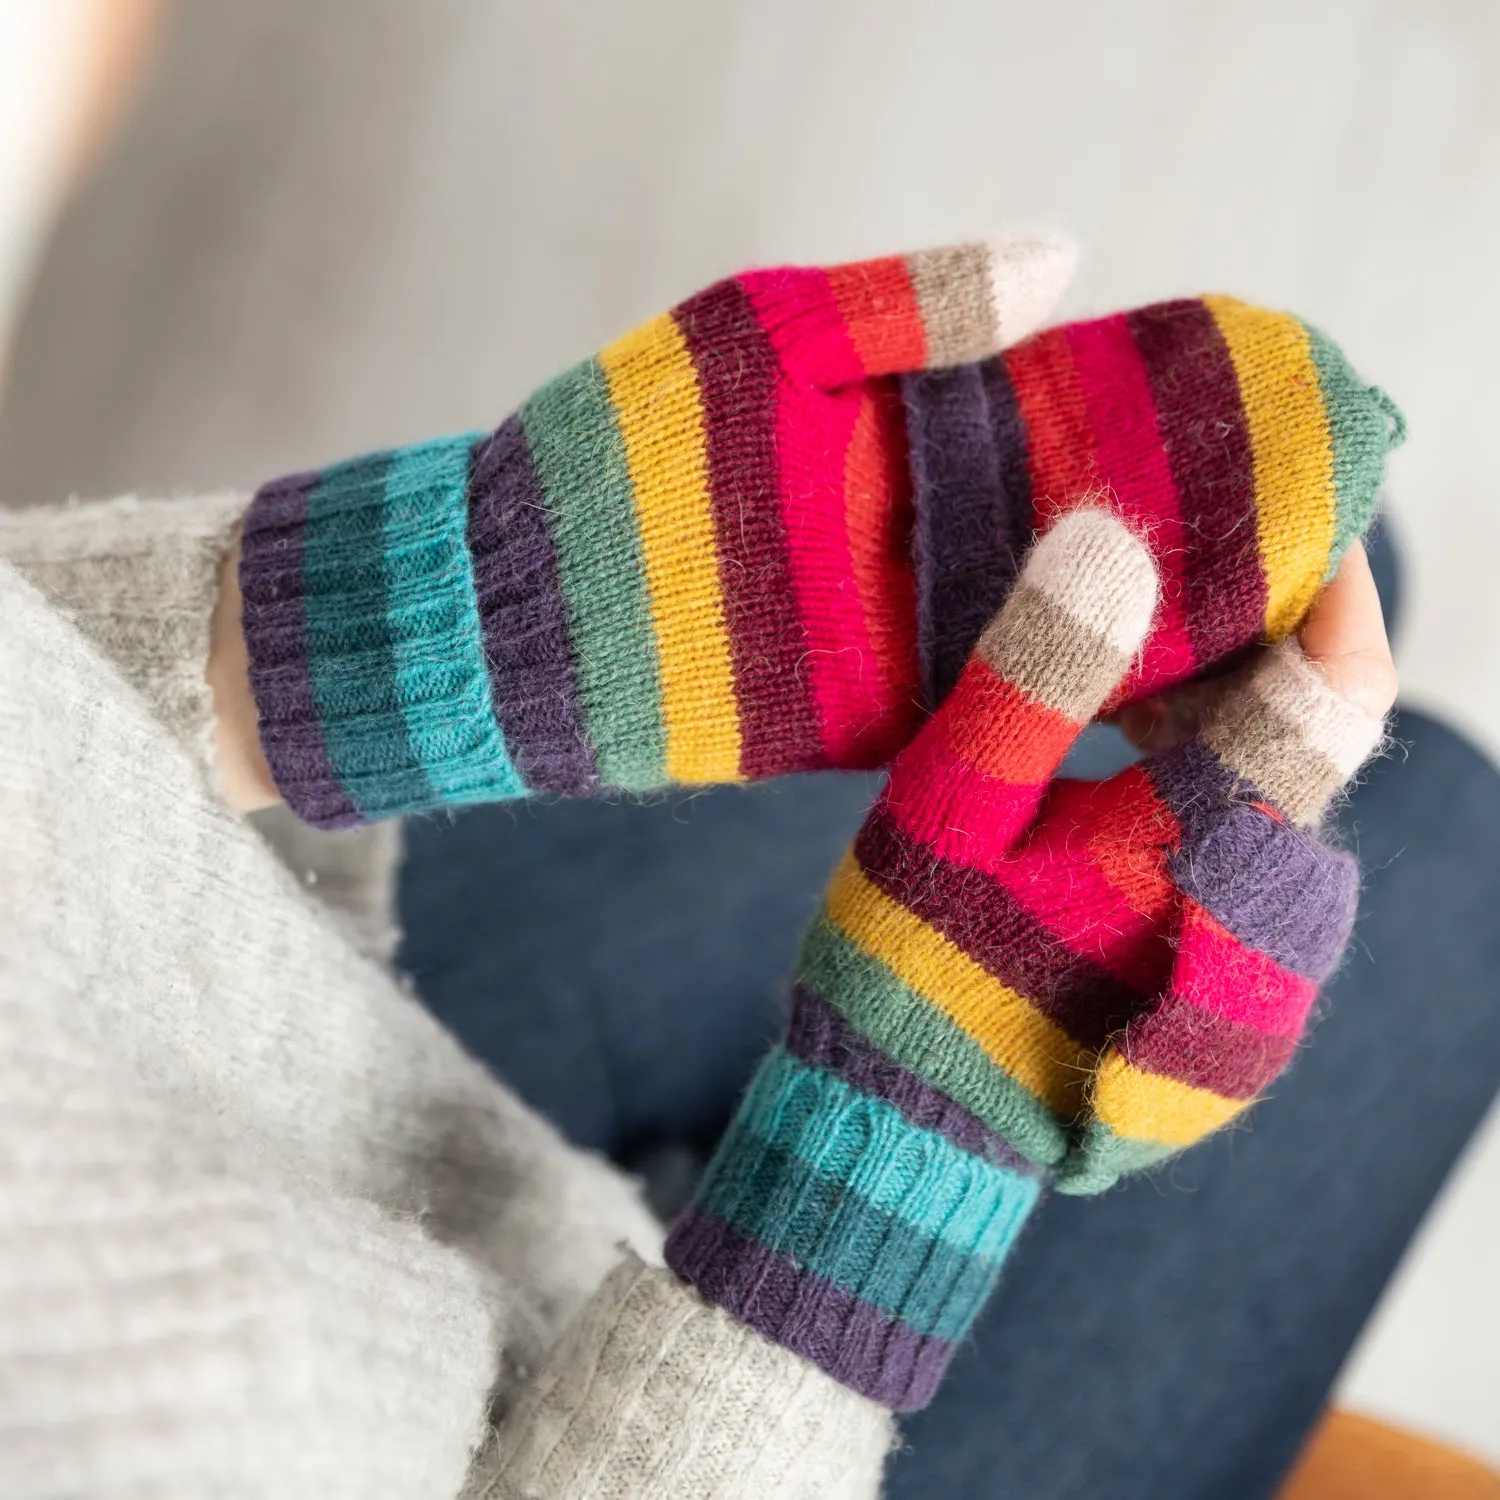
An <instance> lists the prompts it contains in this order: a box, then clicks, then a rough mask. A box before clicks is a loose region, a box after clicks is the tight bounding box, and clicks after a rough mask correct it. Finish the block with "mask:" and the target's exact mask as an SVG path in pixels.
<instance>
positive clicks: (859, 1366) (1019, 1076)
mask: <svg viewBox="0 0 1500 1500" xmlns="http://www.w3.org/2000/svg"><path fill="white" fill-rule="evenodd" d="M1156 589H1157V581H1156V571H1155V567H1154V564H1153V563H1152V560H1151V554H1150V552H1149V551H1148V549H1147V548H1146V547H1145V545H1144V544H1143V543H1142V542H1141V541H1139V540H1138V539H1137V538H1136V537H1135V536H1134V535H1133V534H1132V533H1131V532H1130V531H1129V530H1128V529H1127V528H1126V527H1125V526H1124V525H1123V524H1122V523H1121V522H1120V521H1118V520H1117V519H1116V518H1115V517H1113V516H1112V515H1110V514H1109V513H1108V512H1105V511H1100V510H1081V511H1078V512H1075V513H1073V514H1070V515H1068V516H1065V517H1063V518H1061V519H1060V520H1059V521H1058V522H1057V523H1056V524H1055V525H1054V527H1053V528H1052V530H1051V531H1050V532H1049V533H1048V534H1047V535H1046V536H1045V537H1044V538H1043V539H1042V540H1041V541H1040V542H1038V543H1037V544H1036V546H1035V547H1034V548H1033V550H1032V553H1031V556H1030V558H1029V560H1028V562H1027V564H1026V566H1025V569H1024V571H1023V573H1022V575H1021V578H1020V580H1019V583H1018V585H1017V588H1016V589H1015V591H1014V592H1013V593H1012V595H1011V597H1010V598H1009V600H1008V601H1007V603H1006V605H1005V607H1004V608H1003V609H1002V611H1001V612H1000V614H999V615H998V616H997V617H996V619H995V620H994V622H993V623H992V624H991V626H990V627H989V629H988V630H987V631H986V632H985V633H984V635H983V636H982V637H981V639H980V642H979V644H978V646H977V647H976V649H975V652H974V654H973V656H972V657H971V658H970V660H969V663H968V665H967V667H966V668H965V670H964V673H963V675H962V677H961V678H960V680H959V683H958V685H957V687H956V688H955V690H954V692H953V693H952V695H951V696H950V697H949V698H948V699H947V701H946V702H945V703H944V704H943V706H942V707H941V708H940V709H939V711H938V712H937V713H936V714H935V715H934V717H933V718H932V719H931V720H930V721H929V722H928V723H927V724H926V725H925V726H924V727H923V729H922V731H921V733H920V734H919V735H918V736H917V738H916V740H914V741H913V743H912V744H911V745H910V746H909V747H908V748H907V749H906V750H905V751H903V752H902V754H901V755H900V756H899V757H898V759H897V761H896V763H895V765H894V767H893V769H892V776H891V782H890V785H889V787H888V788H887V791H886V793H885V795H884V796H883V797H882V799H881V801H880V803H878V804H877V806H876V808H875V810H874V812H872V814H871V817H870V820H869V821H868V822H867V824H866V826H865V830H864V831H863V833H862V834H861V835H860V839H859V841H858V842H857V843H856V846H855V851H854V853H852V854H851V855H850V856H848V857H847V858H846V860H845V862H844V864H843V865H842V866H841V868H840V869H839V871H838V873H837V874H836V875H835V877H834V881H833V885H832V887H831V889H830V891H829V894H828V897H827V899H826V901H825V904H824V907H823V910H822V912H821V914H820V915H819V917H818V919H817V921H816V923H815V925H814V927H813V929H812V931H811V933H810V934H809V936H808V938H807V940H806V942H805V944H804V947H803V951H802V955H801V959H800V962H799V966H798V973H797V984H796V990H795V1000H794V1014H793V1018H792V1024H791V1029H790V1031H789V1034H788V1036H787V1037H786V1039H785V1040H784V1042H783V1043H782V1044H781V1045H780V1046H779V1047H777V1048H776V1049H775V1050H774V1051H773V1052H772V1053H771V1055H770V1056H769V1057H768V1058H767V1060H766V1061H765V1062H764V1063H763V1064H762V1066H761V1068H760V1070H759V1072H758V1073H757V1075H756V1077H755V1079H754V1081H753V1082H752V1083H751V1086H750V1089H749V1092H748V1094H747V1095H746V1098H745V1100H744V1102H743V1104H742V1105H741V1108H740V1110H739V1113H738V1114H737V1116H736V1118H735V1120H734V1122H733V1123H732V1124H731V1126H730V1128H729V1131H728V1132H727V1134H726V1136H725V1138H724V1140H723V1142H722V1143H721V1145H720V1147H719V1150H718V1153H717V1154H716V1156H715V1158H714V1160H713V1162H712V1164H711V1165H710V1167H709V1169H708V1172H707V1175H706V1177H705V1179H704V1182H703V1183H702V1185H701V1187H700V1190H699V1193H698V1196H697V1199H696V1201H695V1202H694V1204H693V1205H692V1206H690V1208H689V1209H688V1210H687V1212H686V1213H685V1215H684V1216H683V1218H682V1219H681V1220H679V1222H678V1224H677V1225H676V1227H675V1228H674V1230H673V1232H672V1235H671V1237H670V1239H669V1241H668V1246H667V1260H668V1264H669V1265H671V1266H672V1268H673V1269H674V1270H675V1271H676V1272H677V1273H678V1274H679V1275H680V1276H682V1277H683V1278H684V1279H685V1280H687V1281H688V1282H690V1283H692V1284H693V1285H694V1286H696V1287H697V1288H698V1290H699V1291H700V1292H701V1293H702V1294H703V1295H704V1296H705V1297H707V1298H709V1299H710V1300H712V1301H715V1302H718V1303H720V1304H721V1305H722V1306H724V1307H725V1308H727V1309H728V1310H729V1311H730V1312H731V1313H733V1314H735V1315H736V1316H738V1317H740V1318H741V1319H743V1320H744V1321H745V1322H747V1323H748V1324H750V1325H751V1326H752V1327H754V1328H756V1329H758V1330H759V1331H760V1332H761V1333H763V1334H764V1335H766V1336H767V1337H768V1338H771V1339H773V1340H775V1341H777V1342H780V1343H782V1344H784V1345H786V1346H787V1347H789V1348H791V1349H793V1350H795V1351H796V1352H797V1353H799V1354H801V1355H803V1356H804V1357H806V1358H808V1359H810V1360H812V1361H814V1362H815V1363H817V1364H818V1365H820V1366H822V1368H823V1369H825V1370H826V1371H828V1372H829V1373H830V1374H831V1375H833V1376H834V1377H835V1378H837V1379H839V1380H841V1381H843V1382H845V1383H846V1384H848V1385H850V1386H852V1387H853V1388H855V1389H856V1390H858V1391H860V1392H861V1393H862V1394H864V1395H866V1396H868V1397H870V1398H871V1399H873V1400H876V1401H879V1402H882V1403H883V1404H885V1405H888V1406H890V1407H892V1408H894V1409H896V1410H911V1409H914V1408H916V1407H920V1406H922V1405H925V1404H926V1402H927V1401H928V1400H929V1399H930V1397H931V1396H932V1393H933V1391H934V1390H935V1389H936V1387H937V1384H938V1382H939V1380H940V1379H941V1377H942V1374H943V1371H944V1370H945V1368H946V1366H947V1363H948V1360H949V1358H950V1357H951V1355H952V1353H953V1350H954V1348H955V1346H956V1344H957V1343H958V1341H959V1340H960V1339H962V1338H963V1336H964V1334H965V1332H966V1331H967V1329H968V1327H969V1325H970V1323H971V1322H972V1321H973V1319H974V1317H975V1316H976V1315H977V1313H978V1311H979V1308H980V1307H981V1306H982V1305H983V1303H984V1300H985V1298H986V1297H987V1296H988V1294H989V1291H990V1289H991V1287H992V1286H993V1284H994V1282H995V1279H996V1277H997V1276H998V1274H999V1270H1000V1266H1001V1263H1002V1262H1003V1260H1004V1258H1005V1256H1006V1253H1007V1252H1008V1250H1009V1248H1010V1246H1011V1244H1012V1243H1013V1241H1014V1240H1015V1238H1016V1236H1017V1234H1018V1233H1019V1231H1020V1229H1021V1226H1022V1224H1023V1223H1024V1221H1025V1219H1026V1218H1027V1216H1028V1215H1029V1213H1030V1212H1031V1210H1032V1208H1033V1207H1034V1205H1035V1204H1036V1202H1037V1199H1038V1197H1039V1195H1040V1193H1041V1189H1042V1185H1043V1176H1044V1173H1043V1172H1042V1170H1041V1165H1042V1164H1045V1161H1046V1159H1047V1157H1048V1156H1049V1154H1050V1156H1051V1157H1052V1159H1053V1160H1056V1159H1058V1158H1060V1156H1061V1154H1062V1149H1063V1148H1062V1145H1061V1144H1060V1143H1061V1142H1062V1134H1061V1127H1060V1126H1058V1125H1056V1124H1055V1123H1054V1122H1053V1121H1052V1119H1051V1117H1050V1115H1049V1112H1048V1106H1049V1104H1051V1103H1055V1102H1057V1101H1056V1100H1055V1099H1054V1098H1053V1097H1052V1095H1053V1094H1054V1093H1055V1092H1056V1091H1055V1090H1053V1091H1051V1092H1049V1090H1048V1089H1047V1088H1046V1087H1043V1088H1042V1090H1041V1093H1042V1096H1043V1097H1038V1096H1037V1094H1036V1093H1034V1092H1033V1089H1034V1088H1035V1087H1036V1086H1037V1085H1038V1081H1039V1080H1042V1079H1043V1078H1044V1075H1048V1074H1049V1073H1050V1072H1051V1071H1052V1070H1054V1069H1055V1068H1056V1066H1057V1065H1058V1061H1059V1060H1058V1059H1057V1058H1056V1057H1054V1056H1052V1055H1050V1052H1049V1046H1050V1047H1051V1048H1052V1050H1057V1049H1058V1048H1059V1047H1060V1048H1061V1050H1062V1051H1063V1052H1065V1053H1066V1054H1067V1056H1068V1057H1069V1058H1072V1057H1073V1056H1075V1054H1076V1051H1077V1049H1076V1048H1075V1047H1073V1046H1071V1045H1069V1044H1067V1043H1066V1042H1065V1041H1062V1042H1060V1041H1059V1040H1058V1036H1057V1035H1056V1032H1057V1028H1056V1027H1053V1026H1051V1025H1050V1023H1049V1030H1048V1031H1046V1032H1044V1033H1040V1034H1039V1033H1038V1032H1037V1030H1036V1028H1035V1027H1034V1026H1032V1025H1031V1024H1030V1021H1029V1018H1028V1016H1027V1014H1026V1013H1027V1012H1029V1011H1031V1009H1032V1007H1031V1004H1030V1002H1028V1001H1027V1000H1026V999H1025V998H1023V997H1022V996H1021V995H1019V994H1017V993H1016V992H1015V991H1014V990H1013V989H1011V988H1010V987H1009V986H1008V985H1006V984H1005V983H1003V982H1002V981H1001V980H999V979H997V978H996V977H995V976H994V975H993V974H992V973H989V972H987V971H986V969H985V968H984V967H983V966H982V965H981V964H979V963H976V962H975V961H974V959H973V958H971V957H970V956H969V955H968V954H966V953H965V952H964V951H962V950H961V949H960V948H959V947H957V946H956V945H955V944H954V943H952V942H950V941H949V940H948V938H947V937H945V936H944V933H943V931H942V928H941V922H940V920H937V919H936V916H935V914H934V913H933V912H931V911H929V910H924V909H923V901H924V900H925V899H926V898H927V897H928V896H929V895H930V894H931V893H932V891H933V889H934V881H935V880H937V879H940V877H941V876H942V872H943V869H944V868H945V867H948V868H957V869H959V870H960V872H961V873H963V872H964V871H966V870H968V869H969V868H970V866H971V865H972V864H973V863H975V862H977V864H978V865H980V866H988V865H990V864H993V863H994V862H996V861H997V860H1003V859H1004V858H1005V857H1006V856H1007V854H1008V851H1010V850H1011V849H1012V848H1013V847H1014V846H1015V844H1016V843H1017V841H1018V840H1019V839H1020V838H1021V836H1022V835H1023V834H1024V833H1025V832H1026V830H1027V829H1028V827H1029V825H1030V824H1031V822H1032V820H1033V817H1034V815H1035V814H1036V811H1037V809H1038V806H1039V805H1040V804H1041V802H1042V799H1043V797H1044V795H1045V794H1046V791H1047V787H1048V783H1049V782H1050V781H1051V779H1052V776H1053V773H1054V771H1055V770H1056V767H1057V765H1058V764H1059V762H1060V761H1061V760H1062V758H1063V756H1064V755H1065V754H1066V753H1067V750H1068V748H1069V746H1070V745H1071V743H1072V741H1073V740H1074V738H1075V737H1076V736H1077V734H1078V733H1079V732H1080V731H1081V729H1082V728H1083V726H1084V725H1086V724H1087V723H1088V721H1089V720H1090V719H1091V718H1093V716H1094V714H1095V713H1096V712H1097V710H1098V708H1099V706H1100V705H1101V704H1102V703H1103V702H1104V701H1105V699H1106V698H1107V697H1108V695H1109V693H1110V692H1111V690H1112V689H1113V688H1114V687H1115V685H1116V684H1117V683H1118V682H1119V681H1120V680H1121V678H1122V677H1123V676H1124V675H1125V672H1126V671H1127V669H1128V668H1129V666H1130V663H1131V660H1132V658H1133V657H1134V655H1135V652H1136V651H1137V649H1138V648H1139V646H1140V643H1141V642H1142V640H1144V638H1145V636H1146V632H1147V630H1148V628H1149V626H1150V623H1151V618H1152V613H1153V610H1154V607H1155V603H1156ZM893 816H894V817H895V819H896V820H897V824H899V825H900V826H899V828H898V827H897V825H896V824H893V823H892V822H891V819H892V817H893ZM893 831H894V833H895V837H894V838H893V837H892V836H891V835H892V833H893ZM1039 1127H1040V1128H1041V1130H1042V1133H1043V1134H1042V1141H1041V1145H1042V1147H1043V1149H1041V1150H1040V1151H1039V1150H1038V1149H1037V1147H1038V1140H1037V1132H1038V1128H1039ZM1054 1136H1056V1138H1057V1140H1058V1142H1059V1146H1058V1149H1057V1150H1055V1151H1051V1152H1050V1153H1049V1151H1048V1150H1047V1149H1046V1148H1047V1146H1048V1145H1049V1144H1050V1143H1051V1141H1052V1139H1053V1137H1054Z"/></svg>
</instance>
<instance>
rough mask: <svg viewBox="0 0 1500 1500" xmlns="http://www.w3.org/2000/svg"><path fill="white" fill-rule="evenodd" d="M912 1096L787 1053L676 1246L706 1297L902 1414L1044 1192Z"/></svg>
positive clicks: (1033, 1177)
mask: <svg viewBox="0 0 1500 1500" xmlns="http://www.w3.org/2000/svg"><path fill="white" fill-rule="evenodd" d="M803 1043H804V1050H805V1047H806V1046H807V1045H811V1044H809V1043H808V1039H807V1038H805V1037H804V1038H803ZM860 1066H861V1065H860V1064H858V1063H856V1068H855V1071H858V1069H859V1067H860ZM887 1067H888V1069H889V1065H887ZM893 1073H894V1070H889V1071H888V1072H887V1073H886V1075H885V1076H886V1077H887V1079H888V1080H889V1079H890V1078H891V1077H892V1076H893ZM912 1105H913V1101H912V1100H911V1099H908V1098H905V1097H894V1096H893V1090H886V1091H884V1096H881V1095H877V1094H874V1093H870V1092H866V1090H865V1089H864V1088H861V1087H858V1086H856V1084H855V1083H853V1082H851V1081H850V1078H849V1077H845V1076H839V1075H838V1074H836V1073H834V1072H832V1071H830V1070H829V1069H827V1068H825V1067H822V1066H817V1065H813V1064H810V1063H809V1062H807V1061H805V1060H804V1059H803V1058H801V1057H797V1056H794V1055H792V1053H791V1052H789V1051H788V1050H786V1049H785V1048H778V1049H777V1050H776V1051H775V1052H773V1053H772V1054H771V1056H770V1057H769V1058H768V1059H767V1060H766V1061H765V1062H764V1063H763V1064H762V1065H761V1068H760V1070H759V1072H758V1073H757V1074H756V1077H755V1079H754V1081H753V1082H752V1083H751V1086H750V1090H749V1093H748V1094H747V1095H746V1097H745V1100H744V1102H743V1104H742V1105H741V1107H740V1110H739V1113H738V1114H737V1116H736V1117H735V1120H734V1122H733V1124H732V1125H731V1126H730V1128H729V1131H728V1133H727V1134H726V1136H725V1138H724V1140H723V1142H722V1143H721V1145H720V1147H719V1150H718V1153H717V1154H716V1156H715V1157H714V1160H713V1162H712V1164H711V1165H710V1167H709V1170H708V1174H707V1176H706V1177H705V1179H704V1182H703V1184H702V1186H701V1188H700V1190H699V1193H698V1196H697V1199H696V1201H695V1202H694V1203H693V1204H692V1206H691V1207H689V1209H688V1210H687V1212H686V1213H685V1214H684V1215H683V1217H682V1218H681V1219H680V1220H679V1221H678V1223H677V1225H676V1226H675V1227H674V1229H673V1231H672V1234H671V1236H670V1237H669V1238H668V1241H667V1263H668V1265H670V1266H671V1267H672V1269H673V1270H675V1271H676V1272H677V1274H678V1275H679V1276H681V1277H682V1278H683V1279H684V1280H686V1281H688V1282H690V1283H691V1284H692V1285H693V1286H695V1287H696V1288H697V1289H698V1291H699V1292H700V1293H701V1294H702V1295H703V1296H704V1297H706V1298H708V1299H709V1300H710V1301H713V1302H717V1303H718V1304H719V1305H720V1306H722V1307H724V1308H725V1309H726V1310H727V1311H729V1312H731V1313H733V1314H734V1315H735V1316H736V1317H738V1318H740V1319H741V1320H743V1321H744V1322H745V1323H747V1324H749V1325H750V1326H751V1327H752V1328H755V1329H756V1330H758V1331H759V1332H760V1333H762V1334H764V1335H765V1336H766V1337H767V1338H770V1339H773V1340H774V1341H776V1342H777V1343H779V1344H782V1345H784V1346H785V1347H787V1348H789V1349H792V1350H793V1351H795V1352H796V1353H798V1354H800V1355H802V1356H803V1357H804V1358H806V1359H809V1360H811V1361H812V1362H813V1363H814V1364H816V1365H818V1366H819V1367H820V1368H822V1369H823V1370H825V1371H826V1372H827V1373H828V1374H830V1375H832V1376H833V1377H834V1378H835V1379H836V1380H839V1381H841V1382H842V1383H843V1384H845V1385H847V1386H850V1387H851V1388H852V1389H854V1390H856V1391H858V1392H859V1393H860V1394H861V1395H863V1396H867V1397H869V1398H870V1399H871V1400H874V1401H878V1402H880V1403H881V1404H882V1405H885V1406H888V1407H890V1408H891V1409H892V1410H895V1411H913V1410H916V1409H917V1408H919V1407H922V1406H925V1405H926V1404H927V1402H928V1401H930V1400H931V1398H932V1395H933V1393H934V1392H935V1391H936V1389H937V1387H938V1384H939V1382H940V1381H941V1380H942V1377H943V1373H944V1371H945V1370H946V1369H947V1366H948V1362H949V1360H950V1359H951V1358H952V1356H953V1352H954V1350H955V1348H956V1347H957V1345H958V1343H959V1342H960V1341H961V1340H962V1339H963V1337H964V1336H965V1334H966V1333H967V1332H968V1329H969V1327H970V1325H971V1324H972V1323H973V1321H974V1318H975V1317H976V1316H977V1314H978V1312H979V1309H980V1308H981V1307H982V1306H983V1305H984V1302H985V1300H986V1298H987V1297H988V1296H989V1294H990V1291H991V1289H992V1288H993V1286H994V1284H995V1281H996V1278H997V1277H998V1276H999V1274H1000V1268H1001V1265H1002V1264H1003V1262H1004V1260H1005V1257H1006V1255H1007V1253H1008V1252H1009V1250H1010V1247H1011V1245H1012V1244H1013V1243H1014V1241H1015V1239H1016V1236H1017V1235H1018V1233H1019V1232H1020V1229H1021V1226H1022V1225H1023V1224H1024V1223H1025V1221H1026V1219H1027V1217H1028V1215H1029V1214H1030V1212H1031V1210H1032V1208H1033V1207H1034V1206H1035V1205H1036V1202H1037V1200H1038V1198H1039V1197H1040V1194H1041V1190H1042V1182H1041V1179H1040V1177H1039V1176H1038V1175H1037V1173H1036V1172H1035V1170H1034V1169H1027V1168H1024V1167H1022V1166H1021V1165H1020V1164H1019V1163H1017V1164H1016V1165H1015V1166H1011V1165H1008V1164H1005V1163H1003V1162H1002V1161H1000V1160H997V1159H992V1158H987V1157H986V1156H985V1155H980V1154H977V1153H976V1152H974V1151H972V1150H966V1149H964V1148H963V1147H961V1146H959V1145H958V1144H956V1142H955V1141H954V1140H953V1139H951V1138H950V1135H949V1134H947V1133H944V1132H943V1131H942V1130H941V1129H939V1128H925V1127H923V1126H920V1125H917V1124H915V1123H914V1122H913V1119H912V1118H911V1115H910V1114H909V1113H908V1112H907V1109H908V1107H911V1106H912ZM934 1123H936V1122H934Z"/></svg>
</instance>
